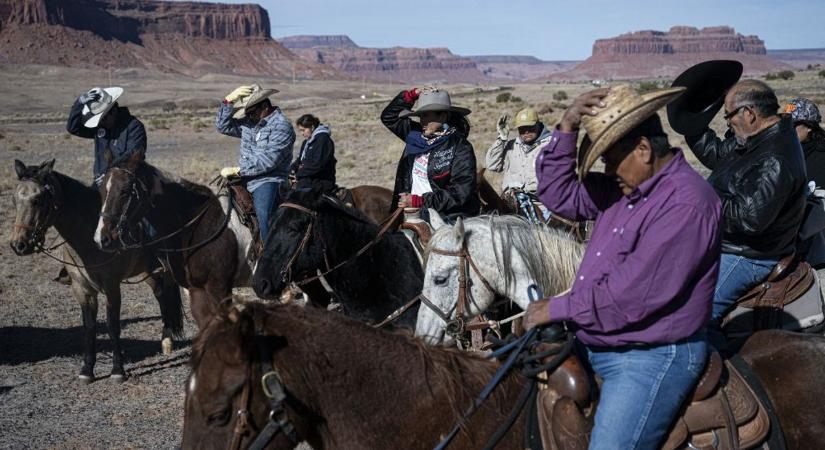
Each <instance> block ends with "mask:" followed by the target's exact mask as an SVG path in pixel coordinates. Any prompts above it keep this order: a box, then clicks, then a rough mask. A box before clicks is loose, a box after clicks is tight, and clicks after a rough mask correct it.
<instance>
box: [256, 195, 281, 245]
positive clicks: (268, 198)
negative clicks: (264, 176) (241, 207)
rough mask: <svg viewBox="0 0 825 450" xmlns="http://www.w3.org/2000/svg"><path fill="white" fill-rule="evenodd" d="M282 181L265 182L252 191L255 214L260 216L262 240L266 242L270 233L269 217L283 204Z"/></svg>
mask: <svg viewBox="0 0 825 450" xmlns="http://www.w3.org/2000/svg"><path fill="white" fill-rule="evenodd" d="M280 190H281V183H278V182H272V183H264V184H262V185H260V186H258V188H257V189H255V190H254V191H253V192H252V203H254V204H255V215H257V216H258V226H259V227H260V228H261V240H262V241H263V242H264V243H266V237H267V236H268V235H269V218H270V217H271V216H272V211H274V210H275V208H277V207H278V205H280V204H281V192H280Z"/></svg>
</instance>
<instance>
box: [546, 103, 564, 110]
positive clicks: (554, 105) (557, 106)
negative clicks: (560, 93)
mask: <svg viewBox="0 0 825 450" xmlns="http://www.w3.org/2000/svg"><path fill="white" fill-rule="evenodd" d="M550 106H552V107H553V108H556V109H560V110H565V109H567V103H562V102H553V103H551V104H550Z"/></svg>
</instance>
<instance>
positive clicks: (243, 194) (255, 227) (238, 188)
mask: <svg viewBox="0 0 825 450" xmlns="http://www.w3.org/2000/svg"><path fill="white" fill-rule="evenodd" d="M227 187H228V188H229V195H231V196H232V207H233V208H234V209H235V212H236V213H237V214H238V217H239V218H240V219H241V223H242V224H244V226H245V227H247V228H249V232H250V233H251V234H252V247H251V248H252V259H254V260H257V259H258V257H260V256H261V253H263V242H262V240H261V228H260V225H259V224H258V216H257V214H255V203H254V202H253V200H252V194H250V193H249V191H248V190H247V189H246V186H245V185H244V184H243V182H241V181H235V180H227Z"/></svg>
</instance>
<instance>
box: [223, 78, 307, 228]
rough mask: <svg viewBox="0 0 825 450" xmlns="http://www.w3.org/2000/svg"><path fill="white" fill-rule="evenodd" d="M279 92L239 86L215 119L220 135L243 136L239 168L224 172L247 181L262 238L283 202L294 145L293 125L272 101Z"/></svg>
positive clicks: (226, 174) (231, 168)
mask: <svg viewBox="0 0 825 450" xmlns="http://www.w3.org/2000/svg"><path fill="white" fill-rule="evenodd" d="M277 92H278V90H277V89H261V88H260V87H259V86H257V85H253V86H239V87H238V88H237V89H235V90H234V91H232V92H231V93H230V94H229V95H227V96H226V98H225V99H224V101H223V103H221V106H220V107H219V108H218V114H217V117H216V118H215V128H217V129H218V131H219V132H220V133H221V134H225V135H227V136H232V137H236V138H241V156H240V160H239V166H240V167H226V168H224V169H223V170H221V175H223V176H224V177H230V176H241V177H243V179H244V180H245V181H246V188H247V190H249V192H250V193H251V194H252V200H253V202H254V204H255V214H256V215H257V216H258V224H259V226H260V230H261V239H262V240H263V241H266V236H267V232H268V231H269V216H270V214H271V212H272V211H273V210H274V208H277V207H278V205H279V204H280V203H281V199H280V189H281V184H282V183H284V182H286V179H287V174H288V173H289V164H290V162H291V161H292V146H293V144H295V130H293V129H292V124H290V123H289V120H288V119H287V118H286V116H284V114H283V113H282V112H281V109H280V108H278V107H277V106H274V105H272V103H271V102H270V101H269V96H270V95H273V94H275V93H277ZM239 101H240V102H241V103H240V104H239V105H238V107H237V108H236V107H235V104H236V103H237V102H239Z"/></svg>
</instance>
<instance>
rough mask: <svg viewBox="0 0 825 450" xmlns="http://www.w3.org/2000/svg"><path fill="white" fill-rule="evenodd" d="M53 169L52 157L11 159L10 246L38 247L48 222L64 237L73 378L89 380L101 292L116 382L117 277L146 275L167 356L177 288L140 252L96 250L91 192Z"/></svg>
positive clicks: (177, 328)
mask: <svg viewBox="0 0 825 450" xmlns="http://www.w3.org/2000/svg"><path fill="white" fill-rule="evenodd" d="M53 167H54V160H51V161H47V162H44V163H43V164H41V165H39V166H26V165H25V164H23V163H22V162H20V161H16V160H15V162H14V169H15V171H16V172H17V178H18V179H19V180H20V181H19V183H18V184H17V187H16V188H15V190H14V196H13V199H14V203H15V207H16V213H17V216H16V219H15V226H14V228H15V232H14V237H13V238H12V241H11V247H12V249H13V250H14V252H15V253H16V254H18V255H28V254H32V253H34V252H36V251H39V250H41V249H42V248H43V241H44V239H45V235H46V231H47V230H48V228H49V227H52V226H53V227H54V228H55V229H56V230H57V232H58V233H60V236H61V237H62V238H63V239H65V241H66V244H65V246H64V247H63V249H62V250H63V252H62V253H63V254H62V259H63V260H65V261H67V264H66V266H67V269H68V271H69V276H70V277H71V279H72V294H73V295H74V297H75V299H77V301H78V303H79V304H80V310H81V312H82V317H83V328H84V335H83V340H84V357H83V367H82V368H81V369H80V374H79V375H78V376H79V378H80V380H81V381H82V382H91V381H92V380H93V379H94V365H95V360H96V358H95V356H96V354H95V340H96V338H97V330H96V326H97V295H98V293H103V294H105V295H106V319H107V322H108V325H109V327H108V328H109V337H110V338H111V340H112V379H113V380H116V381H121V380H123V377H124V376H125V372H124V370H123V361H122V358H123V357H122V354H121V351H120V300H121V297H120V283H121V281H123V280H125V279H126V278H130V277H135V276H141V277H143V276H144V275H143V274H147V273H149V276H148V277H147V278H146V279H145V281H146V283H147V284H148V285H149V286H151V288H152V291H153V292H154V294H155V297H156V298H157V300H158V303H159V304H160V312H161V316H162V318H163V335H162V337H161V339H162V341H161V342H162V345H161V346H162V348H163V351H164V353H167V354H168V353H171V351H172V337H173V336H180V334H181V333H182V331H183V309H182V305H181V297H180V288H179V287H178V286H177V285H176V284H175V283H174V280H172V279H171V277H168V276H166V273H165V272H164V273H163V274H159V273H156V272H155V269H156V268H158V267H159V264H158V262H157V260H156V259H155V258H153V257H152V256H151V254H150V253H149V252H147V251H146V250H132V251H126V252H122V253H118V254H111V253H105V252H102V251H100V250H99V249H98V248H97V246H96V245H95V243H94V241H93V240H92V234H93V233H94V229H95V224H96V223H97V221H98V213H99V211H100V196H99V195H98V193H97V190H96V189H94V188H92V187H89V186H86V185H85V184H83V183H81V182H80V181H77V180H75V179H74V178H71V177H68V176H66V175H63V174H61V173H59V172H56V171H54V170H52V169H53Z"/></svg>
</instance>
